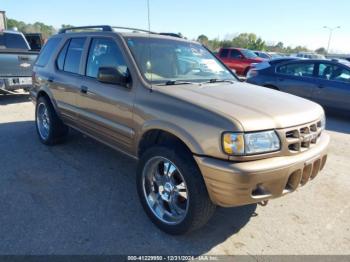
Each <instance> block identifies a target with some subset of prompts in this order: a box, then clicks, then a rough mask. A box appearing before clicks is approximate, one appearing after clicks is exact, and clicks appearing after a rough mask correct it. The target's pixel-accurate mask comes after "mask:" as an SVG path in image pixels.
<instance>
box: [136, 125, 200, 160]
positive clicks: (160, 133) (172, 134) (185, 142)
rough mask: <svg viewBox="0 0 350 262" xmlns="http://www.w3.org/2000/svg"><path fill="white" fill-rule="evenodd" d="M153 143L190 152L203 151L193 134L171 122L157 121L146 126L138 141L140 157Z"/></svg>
mask: <svg viewBox="0 0 350 262" xmlns="http://www.w3.org/2000/svg"><path fill="white" fill-rule="evenodd" d="M153 145H166V146H173V145H176V147H179V148H182V149H184V150H186V151H187V152H188V153H191V154H193V153H197V154H201V153H202V148H201V147H200V145H199V144H198V142H197V141H196V140H195V139H194V137H193V136H192V135H190V134H189V133H188V132H186V131H185V130H184V129H183V128H181V127H178V126H176V125H174V124H171V123H166V122H157V123H154V122H153V123H152V125H150V123H148V124H147V126H144V128H143V129H142V131H141V132H140V135H139V140H138V143H137V155H138V157H140V156H141V155H142V154H143V153H144V152H145V150H146V149H147V148H149V147H150V146H153Z"/></svg>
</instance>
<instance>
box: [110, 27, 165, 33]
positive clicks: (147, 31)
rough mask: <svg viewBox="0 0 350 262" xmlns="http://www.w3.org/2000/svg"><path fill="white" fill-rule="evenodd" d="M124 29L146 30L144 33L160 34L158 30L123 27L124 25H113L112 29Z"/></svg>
mask: <svg viewBox="0 0 350 262" xmlns="http://www.w3.org/2000/svg"><path fill="white" fill-rule="evenodd" d="M114 28H115V29H123V30H130V31H138V32H144V33H149V34H158V33H156V32H152V31H149V30H145V29H139V28H132V27H122V26H112V29H114Z"/></svg>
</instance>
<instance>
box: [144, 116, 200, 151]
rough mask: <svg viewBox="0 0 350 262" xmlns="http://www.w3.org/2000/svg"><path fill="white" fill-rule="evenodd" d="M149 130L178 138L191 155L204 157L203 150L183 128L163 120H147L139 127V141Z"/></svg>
mask: <svg viewBox="0 0 350 262" xmlns="http://www.w3.org/2000/svg"><path fill="white" fill-rule="evenodd" d="M150 130H162V131H165V132H168V133H170V134H172V135H174V136H176V137H177V138H179V139H180V140H181V141H182V142H183V143H185V144H186V146H187V147H188V148H189V149H190V150H191V152H192V153H194V154H198V155H204V151H203V148H202V147H201V146H200V145H199V143H198V142H197V141H196V139H195V138H194V137H193V136H192V135H191V134H189V133H188V132H187V131H186V130H185V129H184V128H182V127H180V126H178V125H176V124H174V123H171V122H168V121H164V120H149V121H146V122H145V123H144V125H143V126H142V127H141V129H140V131H139V134H138V137H139V140H140V139H141V138H142V137H143V135H144V134H145V133H146V132H148V131H150Z"/></svg>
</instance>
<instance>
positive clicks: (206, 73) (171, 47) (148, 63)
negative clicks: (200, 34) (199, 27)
mask: <svg viewBox="0 0 350 262" xmlns="http://www.w3.org/2000/svg"><path fill="white" fill-rule="evenodd" d="M126 42H127V44H128V46H129V48H130V50H131V52H132V54H133V56H134V58H135V60H136V62H137V64H138V67H139V69H140V71H141V73H142V75H143V76H144V77H145V78H146V80H148V81H149V82H152V83H165V82H167V81H187V82H202V81H208V80H212V79H215V80H232V81H235V80H236V78H235V77H234V76H233V74H232V73H231V72H230V71H229V70H227V69H226V68H225V67H224V66H223V65H222V64H221V63H220V62H219V61H218V59H217V58H216V57H215V56H213V55H212V54H211V53H210V52H209V51H208V50H207V49H205V48H204V47H203V46H201V45H200V44H197V43H192V42H187V41H182V40H176V39H172V40H170V39H160V38H148V37H147V38H146V37H128V38H126Z"/></svg>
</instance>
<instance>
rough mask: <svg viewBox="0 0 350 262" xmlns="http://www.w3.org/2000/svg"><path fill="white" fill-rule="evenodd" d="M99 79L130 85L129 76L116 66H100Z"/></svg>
mask: <svg viewBox="0 0 350 262" xmlns="http://www.w3.org/2000/svg"><path fill="white" fill-rule="evenodd" d="M97 80H98V81H100V82H102V83H106V84H114V85H120V86H125V87H128V84H129V82H130V81H129V77H128V76H125V75H123V74H122V73H120V71H119V70H118V69H117V68H115V67H100V68H99V69H98V74H97Z"/></svg>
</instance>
